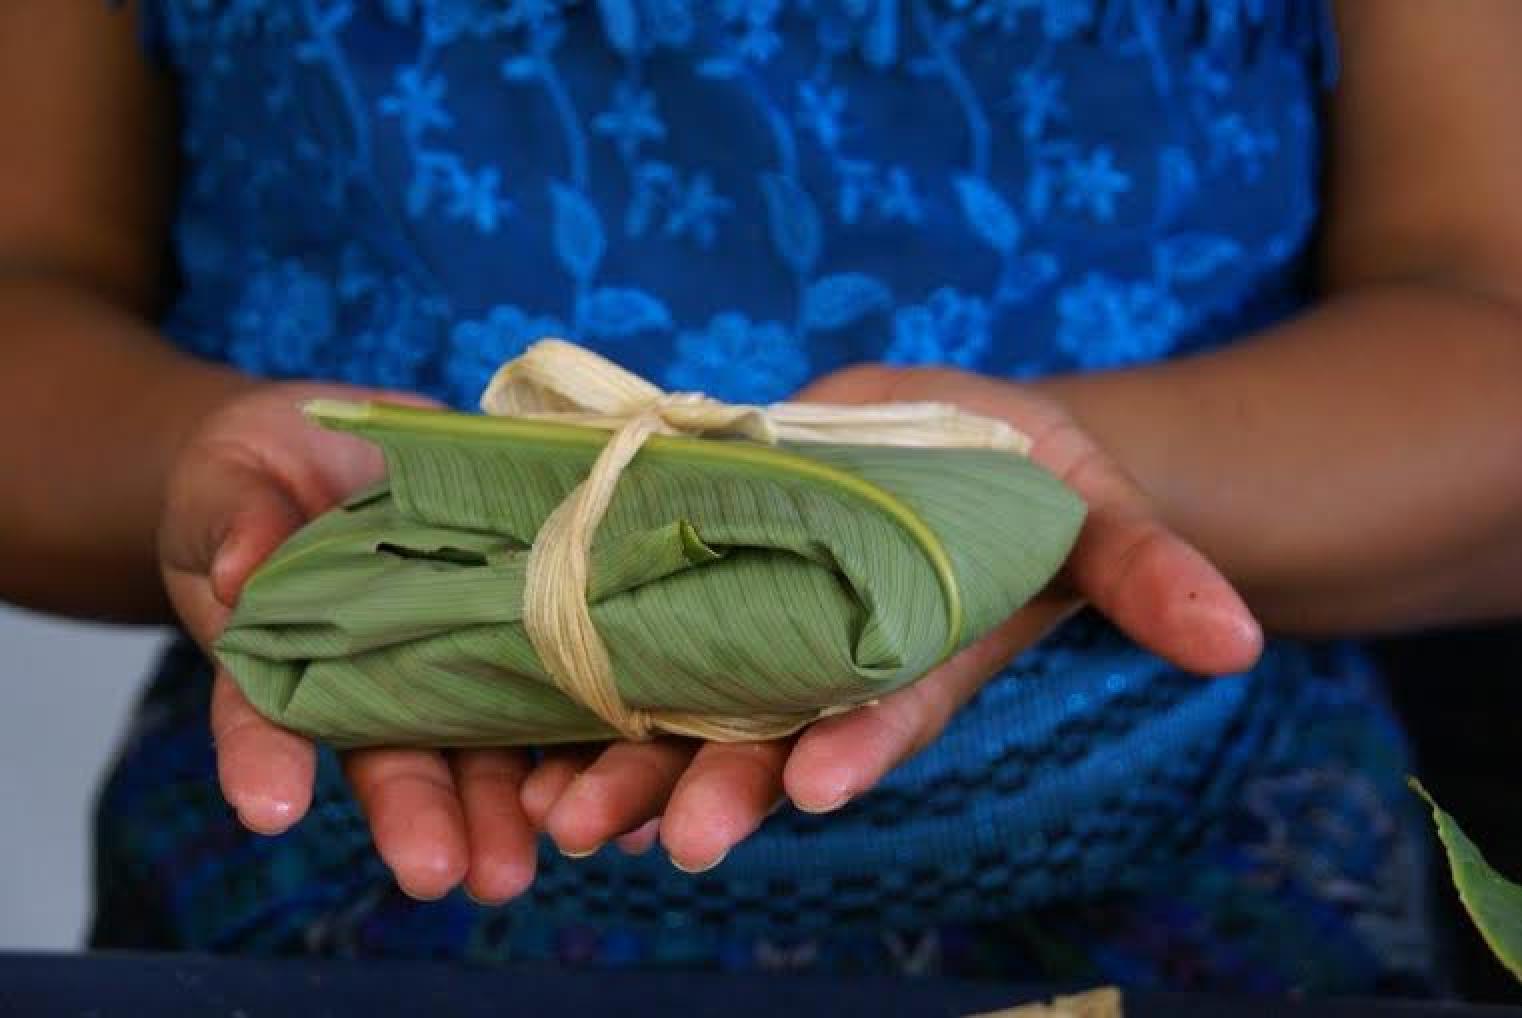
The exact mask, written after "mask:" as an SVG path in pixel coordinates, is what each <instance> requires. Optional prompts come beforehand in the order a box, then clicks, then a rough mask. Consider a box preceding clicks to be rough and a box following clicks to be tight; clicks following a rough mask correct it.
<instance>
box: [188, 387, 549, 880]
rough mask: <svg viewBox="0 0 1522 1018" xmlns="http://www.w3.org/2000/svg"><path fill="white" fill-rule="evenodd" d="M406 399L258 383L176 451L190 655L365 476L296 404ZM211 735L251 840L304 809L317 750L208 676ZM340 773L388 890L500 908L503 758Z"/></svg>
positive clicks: (509, 812)
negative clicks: (259, 572) (469, 898)
mask: <svg viewBox="0 0 1522 1018" xmlns="http://www.w3.org/2000/svg"><path fill="white" fill-rule="evenodd" d="M317 396H332V397H338V398H346V399H363V398H378V397H383V398H386V399H388V400H391V401H399V402H411V403H419V402H422V401H420V400H418V399H417V398H415V397H407V396H400V395H398V394H395V393H378V392H368V391H363V390H356V389H352V388H347V387H342V386H332V385H323V386H319V385H294V384H270V385H264V386H259V387H255V388H253V389H252V390H249V391H247V392H245V393H243V394H241V395H238V396H236V397H234V398H233V399H231V400H230V401H229V402H227V403H226V404H224V405H223V406H222V407H221V408H220V409H218V410H217V411H215V412H213V413H212V414H211V415H210V416H209V417H208V418H207V419H206V420H205V421H204V422H203V423H202V424H201V425H200V427H199V429H198V430H197V431H196V433H195V434H194V436H193V437H192V438H191V439H190V440H189V441H188V442H187V443H186V445H185V446H184V448H183V451H182V452H180V454H179V455H178V458H177V460H176V462H175V465H174V467H173V470H172V472H171V475H170V480H169V485H168V491H167V497H166V505H165V510H164V515H163V519H162V522H161V525H160V530H159V554H160V564H161V569H162V572H163V577H164V581H165V585H166V587H167V589H168V591H169V595H170V598H171V599H172V601H173V602H174V606H175V610H176V611H177V612H178V614H179V616H180V618H181V619H182V620H183V622H184V623H185V625H186V627H187V628H188V630H189V631H190V633H191V635H192V636H193V637H194V638H195V639H196V640H197V642H199V644H200V645H201V647H202V648H203V649H206V650H209V649H210V647H211V645H212V643H213V642H214V641H215V640H216V638H217V636H218V634H220V633H221V631H222V629H223V627H224V626H225V625H226V623H227V618H228V615H229V614H230V612H231V610H232V607H233V605H234V604H235V603H236V601H237V598H238V593H239V591H240V590H241V589H242V587H243V584H244V583H245V581H246V580H247V579H248V577H249V576H250V574H252V573H253V571H254V570H255V569H256V568H257V567H258V565H259V564H260V563H261V562H263V561H264V559H265V558H266V557H267V556H269V554H270V553H271V552H273V551H274V550H275V548H276V547H277V546H278V545H279V544H280V543H281V542H282V541H284V540H285V538H286V537H287V536H288V535H290V534H291V533H292V532H293V531H294V530H295V529H296V528H297V527H299V526H301V525H302V524H303V523H305V522H306V521H307V520H308V519H310V518H312V517H313V516H315V515H316V514H318V513H320V512H322V511H323V510H325V509H327V508H329V507H331V506H333V505H334V504H336V503H337V502H339V501H340V500H341V499H343V498H344V497H345V496H346V495H348V494H349V493H350V492H352V491H354V490H355V489H357V488H359V487H361V486H363V485H366V484H369V483H371V482H372V481H375V480H377V479H378V478H379V477H380V476H381V474H382V468H383V464H382V461H381V456H380V453H379V452H378V450H376V448H375V447H374V446H372V445H370V444H369V443H366V442H363V441H361V440H360V439H357V438H354V437H352V436H348V435H343V434H338V433H335V432H331V431H327V430H325V429H322V428H319V427H317V426H316V425H313V424H311V423H309V422H308V421H307V420H306V419H305V418H304V417H303V416H302V414H301V411H300V407H301V404H302V403H303V402H305V401H306V400H308V399H311V398H313V397H317ZM211 724H212V734H213V737H214V738H215V741H216V752H217V767H218V772H219V777H220V779H221V784H222V791H223V794H224V795H225V796H226V798H227V801H228V802H229V803H230V804H231V805H232V807H233V808H234V809H235V810H236V811H237V813H238V816H239V818H240V819H241V820H242V822H243V823H244V824H245V825H247V826H248V827H249V828H251V829H253V830H255V831H258V832H260V833H264V834H277V833H279V832H281V831H284V830H285V829H286V828H288V827H290V826H291V825H292V824H294V823H295V822H296V821H298V820H299V819H300V818H301V817H302V815H303V814H304V813H305V812H306V811H307V807H308V806H309V805H310V803H311V797H312V784H313V778H314V774H315V767H316V750H315V748H314V747H313V745H312V743H311V742H310V741H308V740H307V739H305V738H302V737H301V736H299V735H296V734H294V733H292V732H289V731H287V730H285V729H283V728H280V727H278V726H276V725H274V724H272V723H271V722H269V721H267V720H266V719H265V718H264V717H262V716H261V715H260V714H258V713H257V712H256V711H255V710H254V708H253V707H252V706H251V705H250V704H249V702H248V700H247V699H245V698H244V696H243V694H242V692H241V691H240V690H239V689H238V687H237V685H236V684H235V683H234V682H233V681H232V679H231V678H230V677H229V676H228V674H227V673H226V672H225V671H224V670H222V669H221V668H218V669H217V672H216V678H215V685H214V688H213V691H212V705H211ZM344 769H345V771H346V773H347V774H348V777H349V780H350V782H351V783H352V784H353V787H354V791H355V793H356V795H357V797H358V799H359V802H360V805H361V807H362V808H363V809H364V812H365V815H366V816H367V818H368V819H369V822H370V828H371V831H372V832H373V834H374V837H375V844H376V847H377V849H378V850H379V852H380V855H381V857H382V858H383V859H384V860H385V861H386V863H387V865H388V866H390V867H391V869H392V871H393V872H394V873H395V875H396V879H397V882H398V884H399V885H400V886H401V887H402V889H403V890H404V891H406V892H407V893H409V894H411V895H413V896H414V897H417V898H425V899H430V898H437V897H440V896H441V895H443V894H445V893H447V892H448V891H450V890H451V889H452V888H454V887H455V886H456V885H457V884H459V883H460V882H461V881H462V880H463V881H464V882H465V884H466V887H467V888H468V889H469V891H470V893H471V894H473V895H474V896H475V897H476V898H478V899H479V900H482V901H505V900H506V899H508V898H511V897H512V896H514V895H516V894H517V893H519V892H520V891H521V890H522V889H523V888H525V887H527V886H528V884H529V882H530V881H531V880H532V879H533V874H534V858H535V853H534V847H535V846H534V842H535V832H534V831H533V830H532V829H531V828H530V826H529V825H528V823H527V821H526V819H525V818H524V815H523V811H522V808H521V807H520V806H519V784H520V782H521V780H522V778H523V776H524V774H525V773H526V772H527V769H528V768H527V760H526V758H525V757H524V755H523V754H521V753H519V752H516V751H508V750H477V751H470V752H455V753H447V754H446V753H436V752H428V751H422V750H402V749H396V750H390V749H373V750H363V751H356V752H351V753H348V754H346V755H345V757H344Z"/></svg>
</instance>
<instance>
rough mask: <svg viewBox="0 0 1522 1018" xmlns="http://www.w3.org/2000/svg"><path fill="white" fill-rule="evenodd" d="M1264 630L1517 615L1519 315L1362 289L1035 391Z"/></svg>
mask: <svg viewBox="0 0 1522 1018" xmlns="http://www.w3.org/2000/svg"><path fill="white" fill-rule="evenodd" d="M1043 387H1044V388H1047V389H1048V390H1050V391H1052V392H1054V393H1055V394H1056V395H1058V396H1059V398H1060V399H1061V400H1062V401H1063V402H1064V403H1065V404H1066V405H1067V406H1068V407H1069V409H1070V410H1071V411H1072V412H1073V413H1074V414H1075V415H1076V417H1077V418H1078V419H1079V421H1080V422H1081V423H1082V424H1083V425H1084V426H1085V427H1087V428H1088V429H1089V430H1090V432H1091V433H1092V434H1093V435H1094V436H1095V437H1096V439H1097V440H1098V441H1099V443H1100V444H1101V446H1103V447H1105V448H1106V449H1108V450H1110V451H1111V452H1112V453H1113V454H1114V455H1115V456H1116V457H1118V458H1119V459H1120V460H1121V462H1122V463H1123V464H1124V465H1125V466H1126V467H1127V468H1128V469H1129V470H1130V471H1131V472H1132V473H1133V474H1134V475H1135V477H1136V478H1137V480H1138V481H1140V482H1141V484H1142V485H1143V486H1144V487H1145V488H1146V489H1147V490H1148V491H1149V492H1150V493H1151V494H1152V496H1153V497H1154V498H1155V499H1156V500H1157V502H1158V505H1159V508H1160V510H1161V512H1162V513H1163V514H1164V516H1165V518H1166V519H1168V520H1169V521H1170V522H1171V523H1172V525H1173V526H1175V527H1176V528H1177V529H1178V530H1179V531H1180V532H1181V533H1183V534H1184V535H1185V536H1187V537H1188V538H1190V539H1191V540H1193V541H1194V542H1195V543H1197V544H1198V545H1199V546H1200V547H1201V548H1202V549H1203V550H1204V551H1205V552H1206V554H1208V555H1209V556H1211V558H1212V559H1213V560H1214V561H1215V562H1216V563H1217V564H1218V565H1219V566H1220V567H1221V568H1222V569H1223V570H1224V571H1225V572H1226V573H1227V575H1228V576H1230V577H1231V578H1232V580H1233V581H1234V582H1235V583H1236V584H1237V585H1238V587H1239V589H1240V590H1241V591H1242V592H1243V594H1244V595H1245V596H1246V597H1247V598H1248V600H1249V602H1250V603H1251V604H1252V606H1253V608H1254V610H1255V611H1256V612H1257V613H1258V614H1259V616H1260V618H1261V619H1262V620H1263V622H1264V624H1265V626H1267V627H1268V628H1270V629H1273V630H1278V631H1287V632H1292V633H1298V634H1306V635H1333V634H1344V633H1369V632H1376V631H1388V630H1394V629H1406V628H1415V627H1424V626H1432V625H1441V624H1445V623H1452V622H1464V621H1477V620H1482V619H1494V618H1509V617H1516V616H1518V615H1522V314H1519V312H1518V310H1517V308H1516V307H1515V306H1513V305H1511V304H1509V303H1506V302H1502V301H1493V300H1490V299H1488V298H1485V297H1482V296H1477V295H1474V294H1470V293H1466V292H1463V291H1461V290H1459V289H1457V288H1451V289H1450V288H1443V287H1440V286H1437V285H1432V286H1427V285H1420V284H1403V285H1391V286H1386V287H1370V288H1368V289H1365V290H1362V291H1359V292H1355V293H1348V294H1346V295H1342V296H1338V297H1334V298H1332V299H1329V300H1328V301H1326V302H1325V303H1324V304H1322V305H1321V306H1319V307H1318V308H1317V309H1316V310H1314V311H1313V312H1311V313H1308V314H1306V315H1304V316H1303V317H1300V318H1298V319H1296V320H1294V321H1292V322H1290V323H1288V324H1285V325H1283V326H1281V327H1278V328H1275V329H1272V330H1270V331H1268V332H1266V333H1264V334H1263V335H1261V336H1259V337H1255V338H1253V339H1251V340H1249V341H1246V342H1243V343H1240V344H1236V345H1233V346H1231V347H1229V348H1227V349H1225V350H1223V351H1220V352H1218V353H1213V354H1210V355H1206V356H1201V357H1195V358H1189V359H1185V360H1180V361H1177V362H1171V363H1165V364H1159V365H1155V366H1149V367H1145V368H1140V369H1136V370H1130V371H1120V372H1114V373H1108V374H1101V375H1091V376H1078V377H1064V378H1059V379H1053V380H1050V381H1049V382H1046V383H1043Z"/></svg>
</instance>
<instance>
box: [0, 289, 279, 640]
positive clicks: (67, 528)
mask: <svg viewBox="0 0 1522 1018" xmlns="http://www.w3.org/2000/svg"><path fill="white" fill-rule="evenodd" d="M0 336H3V337H4V340H3V342H0V408H3V410H4V415H5V416H4V425H5V426H4V428H3V429H0V477H3V478H4V479H5V481H4V492H5V498H4V499H0V599H3V600H8V601H12V602H15V603H19V604H23V605H26V606H29V607H32V608H36V609H39V610H43V611H51V612H59V613H64V614H69V615H77V616H84V617H91V618H104V619H113V620H120V621H134V622H146V621H159V620H166V619H168V618H169V617H170V614H169V607H168V602H167V600H166V599H165V596H164V593H163V590H162V587H161V584H160V580H159V576H158V568H157V556H156V552H155V531H156V528H157V525H158V519H159V513H160V507H161V502H162V493H163V491H164V487H165V478H166V476H167V474H168V470H169V466H170V463H171V461H172V459H173V457H174V455H175V452H176V451H177V449H178V448H179V446H180V445H181V444H182V442H183V440H184V438H185V436H186V435H187V433H188V432H189V430H190V429H191V428H192V427H193V426H194V424H195V423H196V422H197V421H198V420H199V419H200V418H201V417H202V416H203V415H204V414H205V413H206V412H207V411H208V410H209V409H210V408H211V407H212V406H214V405H216V404H217V403H218V402H220V401H222V400H224V399H226V398H228V396H229V395H231V394H232V393H233V392H235V391H237V390H239V389H241V388H244V387H247V386H248V385H250V384H252V383H251V382H250V381H249V380H248V379H246V378H243V377H241V376H238V375H236V374H234V373H232V372H230V371H227V370H225V369H222V368H219V367H216V366H213V365H210V364H206V363H202V362H200V361H197V360H194V359H192V358H190V357H188V356H186V355H184V354H181V353H179V352H177V351H175V350H174V349H173V348H172V347H171V346H170V345H169V344H167V343H166V342H164V341H163V340H162V339H161V338H160V337H158V336H157V335H156V334H155V333H154V332H153V330H152V329H151V328H150V327H149V326H148V325H147V324H146V323H144V322H143V321H141V320H140V319H139V318H138V317H136V316H135V315H133V314H132V313H131V312H128V311H126V310H124V309H122V308H120V307H118V306H116V305H115V304H113V303H111V302H110V301H108V300H105V299H102V298H100V297H98V296H96V295H94V294H93V293H92V292H91V291H90V290H88V289H86V288H83V287H79V286H76V285H74V284H72V283H70V282H68V281H66V280H62V279H58V278H50V277H46V276H41V275H35V274H23V273H10V274H5V275H0Z"/></svg>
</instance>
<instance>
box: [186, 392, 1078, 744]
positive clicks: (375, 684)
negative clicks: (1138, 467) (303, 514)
mask: <svg viewBox="0 0 1522 1018" xmlns="http://www.w3.org/2000/svg"><path fill="white" fill-rule="evenodd" d="M311 412H312V415H313V416H314V417H315V418H316V419H317V420H318V421H319V422H320V423H322V424H324V425H326V426H328V427H332V428H337V429H342V430H345V431H349V432H353V433H354V434H357V435H359V436H362V437H363V438H366V439H368V440H370V441H372V442H375V443H377V444H378V445H379V446H380V447H381V448H382V450H383V451H384V453H385V458H386V465H387V481H386V482H385V483H384V484H383V485H381V486H378V487H376V488H373V489H371V490H368V491H366V492H363V493H361V494H359V495H357V496H355V497H353V498H351V499H350V500H349V501H348V502H347V503H346V504H344V505H343V506H342V507H340V508H337V509H335V510H333V511H330V512H329V513H327V514H324V515H322V516H320V517H319V518H317V519H316V520H314V521H313V522H312V523H310V524H309V525H308V526H307V527H305V528H304V529H302V530H301V531H299V532H298V533H297V534H295V535H294V536H293V537H292V538H291V539H290V540H289V541H288V542H287V543H286V544H285V545H283V546H282V547H281V548H280V549H279V550H278V551H277V552H276V553H275V555H274V556H272V557H271V558H270V559H269V560H268V561H267V562H266V563H265V565H264V566H263V567H262V568H261V569H260V570H259V571H258V572H257V573H256V574H255V575H254V576H253V577H252V579H251V580H250V582H249V583H248V585H247V587H246V588H245V590H244V592H243V594H242V596H241V599H240V601H239V604H238V606H237V609H236V611H235V612H234V614H233V617H232V619H231V621H230V624H229V626H228V628H227V630H226V631H225V633H224V635H223V636H222V638H221V640H220V641H219V643H218V644H217V647H216V651H217V654H218V656H219V658H220V659H221V660H222V661H223V663H224V664H225V665H226V666H227V668H228V669H229V671H230V672H231V673H232V675H233V676H234V678H235V679H236V681H237V682H238V683H239V684H240V686H241V687H242V689H243V690H244V691H245V692H246V693H247V695H248V696H249V699H250V700H251V701H252V702H253V704H254V705H255V707H256V708H257V709H258V710H260V711H261V712H262V713H263V714H265V715H266V716H268V717H270V718H271V719H273V720H275V721H277V722H279V723H281V724H283V725H285V726H287V727H289V728H292V729H295V730H297V731H300V732H303V733H306V734H309V735H312V736H314V737H316V738H319V739H322V740H325V741H327V742H329V743H331V744H334V745H336V746H340V747H353V746H363V745H377V744H386V745H423V746H437V747H461V746H482V745H519V744H549V743H557V742H566V741H583V740H595V739H601V738H607V737H610V736H612V735H613V734H614V733H613V732H612V730H610V728H609V727H608V726H607V725H606V724H605V723H604V722H603V721H602V720H601V719H600V718H598V717H597V716H596V715H594V714H592V713H591V712H589V711H588V710H586V709H585V708H583V707H581V706H580V705H578V704H577V703H574V702H572V701H571V700H570V699H568V698H567V697H566V696H565V694H563V693H562V692H561V691H560V689H559V688H557V686H556V684H555V683H554V682H553V681H552V679H551V678H550V677H549V676H548V675H547V674H546V672H545V669H544V667H543V666H542V665H541V663H540V661H539V658H538V656H537V655H536V654H535V652H534V650H533V647H532V646H531V644H530V642H529V641H528V639H527V637H526V635H525V632H524V627H523V623H522V619H523V603H522V602H523V584H524V569H525V563H526V560H527V556H528V549H529V547H530V545H531V544H532V542H533V540H534V538H535V535H536V534H537V532H538V530H539V528H540V526H541V524H543V522H544V521H545V519H546V517H547V516H548V515H549V514H550V513H551V511H552V510H554V509H555V508H556V507H557V506H558V505H559V504H560V503H561V502H562V501H563V500H564V499H565V498H566V497H567V495H568V494H569V493H570V492H571V491H572V490H573V488H575V487H576V485H577V484H578V483H580V482H581V481H582V480H583V479H584V478H585V477H586V475H587V473H588V471H589V469H590V468H591V466H592V464H593V461H594V460H595V458H596V456H597V454H598V453H599V451H600V450H601V448H602V446H603V445H604V444H605V443H606V442H607V441H608V436H609V432H608V431H606V430H602V429H599V428H595V427H583V426H574V425H567V424H562V423H552V422H547V421H542V420H526V419H517V418H501V417H489V416H483V415H475V414H463V413H454V412H449V411H441V410H423V409H416V408H407V407H400V406H391V405H386V404H325V405H320V406H316V407H314V408H312V411H311ZM1083 514H1084V509H1083V505H1082V503H1081V502H1080V500H1079V499H1078V498H1077V497H1076V496H1075V495H1073V494H1072V493H1071V492H1070V491H1068V490H1067V489H1066V488H1065V487H1064V486H1063V485H1062V484H1060V483H1059V482H1058V481H1057V480H1056V479H1054V478H1053V477H1052V476H1050V475H1049V474H1047V473H1046V472H1045V471H1043V470H1042V469H1040V468H1039V467H1037V466H1035V465H1034V464H1032V463H1031V462H1029V461H1028V460H1026V459H1025V458H1023V457H1021V456H1018V455H1013V454H1011V453H1009V452H1004V451H983V450H968V449H916V448H897V447H874V446H860V445H821V444H812V443H810V444H807V445H795V446H781V447H776V446H768V445H763V444H760V443H756V442H751V441H746V440H734V439H699V438H689V437H681V436H656V437H653V438H651V439H649V440H648V441H647V443H646V445H645V446H644V447H643V448H642V449H641V450H640V451H639V452H638V454H637V455H636V457H635V459H634V460H633V462H632V463H631V464H630V465H629V466H628V467H627V469H626V470H625V471H624V473H623V475H622V476H621V477H620V478H619V480H618V483H617V488H616V491H615V494H614V496H613V501H612V504H611V506H610V508H609V510H608V512H607V515H606V517H605V518H604V519H603V520H602V522H601V524H600V525H599V526H598V528H597V531H596V536H595V540H594V543H593V547H592V555H591V580H590V590H589V591H588V600H589V603H590V605H591V616H592V619H593V620H594V622H595V624H596V629H597V632H598V633H599V634H600V636H601V638H602V640H603V641H604V643H605V644H606V646H607V648H608V652H609V655H610V658H611V661H612V664H613V671H614V676H615V678H616V685H617V688H618V691H619V692H620V693H621V694H622V696H623V698H624V700H625V701H626V702H627V703H628V704H629V705H631V706H633V707H638V708H641V709H660V710H673V711H683V712H688V713H693V714H697V715H703V716H713V717H718V718H722V717H747V718H754V717H764V718H769V719H773V720H775V721H776V722H777V723H778V725H779V726H781V727H784V728H797V727H800V726H802V725H803V724H806V723H807V722H808V721H810V720H812V719H814V718H816V717H818V716H819V715H820V713H821V712H822V711H830V710H832V709H840V708H845V707H849V706H851V705H856V704H861V703H864V702H867V701H871V700H873V699H876V698H878V697H881V696H882V695H884V694H886V693H888V692H891V691H892V690H894V689H897V688H900V687H902V686H903V685H905V684H906V683H909V682H911V681H913V680H915V679H916V678H918V677H920V676H921V675H923V674H924V673H925V672H927V671H928V670H929V669H931V668H932V667H934V666H935V665H936V664H937V663H939V662H940V661H942V660H943V659H944V658H945V657H947V656H948V654H949V653H951V652H953V651H955V650H956V649H958V648H960V647H964V646H966V645H967V644H969V643H970V642H972V641H974V640H975V639H977V638H978V637H979V636H981V635H984V634H985V633H987V632H988V631H989V630H990V629H991V628H992V627H993V626H995V625H996V624H997V623H999V622H1000V621H1002V620H1003V619H1004V618H1006V617H1007V616H1009V615H1010V614H1011V613H1012V612H1014V611H1015V610H1016V609H1018V608H1019V607H1020V606H1021V605H1023V604H1024V603H1026V602H1027V601H1028V600H1029V599H1030V598H1031V597H1033V596H1034V595H1035V594H1036V593H1038V592H1039V591H1040V590H1041V589H1042V588H1043V587H1044V586H1045V585H1046V584H1047V583H1048V582H1049V580H1050V579H1051V578H1052V577H1053V575H1054V574H1055V573H1056V572H1057V571H1058V570H1059V568H1060V567H1061V565H1062V563H1063V561H1064V559H1065V558H1066V556H1067V554H1068V552H1069V550H1070V549H1071V546H1072V544H1073V542H1074V540H1075V538H1076V535H1077V532H1078V529H1079V527H1080V525H1081V522H1082V519H1083Z"/></svg>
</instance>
